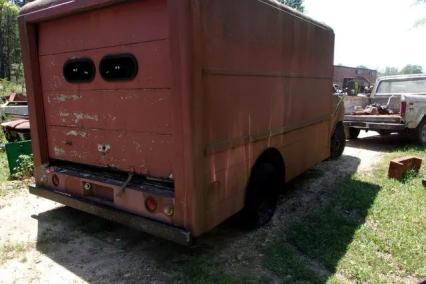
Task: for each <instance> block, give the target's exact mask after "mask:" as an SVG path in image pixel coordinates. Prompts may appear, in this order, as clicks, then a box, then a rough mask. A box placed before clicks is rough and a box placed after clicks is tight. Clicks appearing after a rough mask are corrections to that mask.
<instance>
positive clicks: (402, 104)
mask: <svg viewBox="0 0 426 284" xmlns="http://www.w3.org/2000/svg"><path fill="white" fill-rule="evenodd" d="M406 112H407V102H401V116H404V115H405V113H406Z"/></svg>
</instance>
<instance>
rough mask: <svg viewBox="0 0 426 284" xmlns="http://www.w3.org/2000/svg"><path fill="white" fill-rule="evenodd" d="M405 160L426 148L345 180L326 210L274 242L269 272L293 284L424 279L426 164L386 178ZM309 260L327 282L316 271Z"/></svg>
mask: <svg viewBox="0 0 426 284" xmlns="http://www.w3.org/2000/svg"><path fill="white" fill-rule="evenodd" d="M405 155H415V156H418V157H421V158H423V159H425V158H426V152H425V148H407V149H404V150H401V151H398V152H394V153H392V154H388V155H387V156H386V158H385V161H384V162H383V163H381V165H380V166H379V167H378V168H377V169H375V170H373V171H371V172H369V173H363V174H355V175H354V176H352V177H350V178H347V179H346V180H345V181H344V182H343V183H342V184H341V185H340V187H339V190H338V191H337V194H336V196H335V198H334V199H333V200H332V201H331V202H330V203H329V204H328V205H327V206H325V207H323V208H320V209H318V210H317V211H315V212H312V213H311V214H309V215H308V216H307V217H305V218H304V219H303V220H302V221H300V222H298V223H296V224H293V225H292V226H291V227H290V228H289V230H288V232H287V235H286V237H283V238H280V239H278V240H276V241H275V242H274V244H273V245H271V247H270V248H269V249H268V254H267V256H266V258H265V267H266V268H267V269H269V270H270V271H272V272H273V273H275V274H276V275H277V276H279V277H280V278H281V279H285V278H287V279H289V278H290V279H292V282H294V281H302V282H311V283H324V282H329V283H340V282H342V281H344V280H350V281H355V282H369V283H390V282H401V281H406V280H407V281H410V282H412V281H413V279H415V280H420V279H424V278H426V210H425V209H424V208H425V207H424V204H425V202H426V189H425V188H424V187H423V186H422V184H421V177H423V176H425V175H426V170H425V168H426V167H425V165H424V166H423V169H422V171H421V173H420V174H419V175H414V174H412V173H410V174H407V175H406V178H405V180H404V181H403V182H400V181H397V180H393V179H388V178H387V166H388V162H389V161H390V160H391V159H393V158H396V157H401V156H405ZM425 161H426V159H425ZM300 255H302V256H303V257H304V258H305V259H309V261H306V260H305V261H303V259H301V258H300ZM312 262H313V263H316V264H318V266H319V267H322V269H323V270H324V273H325V275H326V277H323V276H320V275H318V274H316V273H315V272H314V271H313V269H312ZM342 279H343V280H342Z"/></svg>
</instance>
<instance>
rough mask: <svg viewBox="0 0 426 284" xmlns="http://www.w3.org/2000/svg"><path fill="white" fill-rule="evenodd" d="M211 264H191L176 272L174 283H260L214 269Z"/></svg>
mask: <svg viewBox="0 0 426 284" xmlns="http://www.w3.org/2000/svg"><path fill="white" fill-rule="evenodd" d="M212 267H214V266H212V265H209V264H206V263H204V264H202V263H199V264H193V263H191V264H189V265H188V266H185V267H184V268H183V269H181V270H180V271H179V272H177V273H176V274H175V277H174V279H173V283H185V284H186V283H188V284H189V283H203V284H222V283H226V284H243V283H259V281H257V280H251V279H248V278H245V277H242V276H236V275H230V274H226V273H224V272H218V271H214V269H212Z"/></svg>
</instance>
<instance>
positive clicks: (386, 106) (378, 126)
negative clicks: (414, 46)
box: [344, 74, 426, 145]
mask: <svg viewBox="0 0 426 284" xmlns="http://www.w3.org/2000/svg"><path fill="white" fill-rule="evenodd" d="M344 101H345V108H346V114H345V119H344V125H345V127H346V128H347V133H348V135H349V138H350V139H356V138H357V137H358V135H359V132H360V130H361V129H365V130H374V131H377V132H379V133H380V134H381V135H388V134H390V133H393V132H411V133H413V134H414V135H415V137H416V140H417V141H418V142H419V144H421V145H426V74H422V75H403V76H392V77H382V78H380V79H379V80H378V81H377V83H376V86H375V88H374V90H373V92H372V93H371V95H370V96H369V97H367V96H357V97H345V99H344ZM364 109H365V110H366V111H365V113H363V110H364ZM371 109H374V110H375V111H371ZM377 109H380V110H385V114H384V113H383V111H382V112H380V113H377ZM368 110H370V112H371V113H368Z"/></svg>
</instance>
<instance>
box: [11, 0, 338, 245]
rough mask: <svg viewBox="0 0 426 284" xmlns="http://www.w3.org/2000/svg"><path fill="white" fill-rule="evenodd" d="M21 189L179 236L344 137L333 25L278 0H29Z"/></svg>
mask: <svg viewBox="0 0 426 284" xmlns="http://www.w3.org/2000/svg"><path fill="white" fill-rule="evenodd" d="M19 20H20V31H21V41H22V51H23V59H24V66H25V75H26V82H27V93H28V97H29V107H30V121H31V126H32V127H31V131H32V132H31V133H32V142H33V143H32V146H33V152H34V161H35V184H34V185H32V186H31V187H30V191H31V192H32V193H33V194H36V195H39V196H43V197H46V198H49V199H52V200H55V201H57V202H59V203H63V204H66V205H68V206H70V207H74V208H77V209H79V210H83V211H86V212H88V213H92V214H95V215H99V216H102V217H105V218H107V219H111V220H113V221H117V222H120V223H123V224H126V225H129V226H132V227H134V228H137V229H140V230H142V231H145V232H148V233H151V234H153V235H157V236H161V237H163V238H166V239H169V240H173V241H176V242H178V243H188V242H190V241H191V239H192V237H197V236H199V235H201V234H203V233H205V232H207V231H209V230H211V229H212V228H214V227H215V226H217V225H218V224H220V223H221V222H223V221H224V220H226V219H228V218H229V217H231V216H234V215H235V214H237V216H238V217H237V218H238V219H239V220H240V221H241V222H242V224H244V225H245V226H247V227H250V228H255V227H258V226H261V225H263V224H265V223H266V222H268V221H269V220H270V219H271V217H272V215H273V214H274V211H275V208H276V206H277V197H278V192H279V190H280V188H281V186H282V184H283V183H284V182H285V181H289V180H291V179H293V178H294V177H296V176H298V175H299V174H301V173H303V172H304V171H306V170H307V169H309V168H311V167H313V166H314V165H316V164H318V163H320V162H321V161H323V160H325V159H328V158H330V157H332V158H336V157H338V156H340V155H341V154H342V152H343V149H344V146H345V136H344V128H343V113H344V109H343V104H342V100H341V99H340V98H339V97H337V96H333V95H332V92H331V88H330V86H331V84H332V76H333V54H334V33H333V30H332V29H331V28H329V27H327V26H325V25H323V24H320V23H318V22H316V21H314V20H312V19H310V18H308V17H306V16H304V15H302V14H299V13H297V12H295V11H294V10H292V9H290V8H288V7H286V6H284V5H282V4H279V3H277V1H275V0H262V1H258V0H233V1H229V0H215V1H208V0H195V1H194V0H169V1H166V0H139V1H120V0H102V1H101V0H85V1H65V0H60V1H51V0H48V1H46V0H36V1H34V2H30V3H29V4H27V5H26V6H25V7H24V8H23V9H22V11H21V15H20V18H19Z"/></svg>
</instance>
